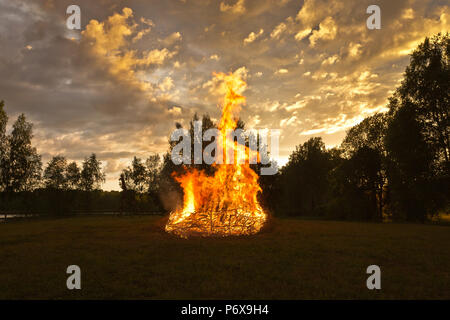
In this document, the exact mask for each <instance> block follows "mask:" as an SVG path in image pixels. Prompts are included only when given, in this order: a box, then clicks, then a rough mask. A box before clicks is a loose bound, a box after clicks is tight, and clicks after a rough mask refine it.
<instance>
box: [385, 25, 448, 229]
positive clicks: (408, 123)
mask: <svg viewBox="0 0 450 320" xmlns="http://www.w3.org/2000/svg"><path fill="white" fill-rule="evenodd" d="M449 61H450V37H449V34H448V33H447V34H445V35H441V34H438V35H436V36H434V37H433V38H431V39H428V38H426V39H425V41H424V42H423V43H422V44H420V45H419V46H418V48H417V49H416V50H415V51H414V52H413V54H412V56H411V61H410V65H409V66H408V67H407V68H406V71H405V75H404V80H403V82H402V84H401V86H400V87H399V88H398V89H397V90H396V92H395V94H394V95H393V96H392V97H391V99H390V103H389V109H390V110H389V115H390V121H389V126H388V129H387V133H386V137H385V147H386V150H387V153H388V157H389V160H390V161H389V167H388V169H389V172H388V176H389V184H390V188H391V190H392V201H393V204H392V208H393V211H394V213H395V216H396V217H397V218H400V219H401V218H406V219H407V220H419V221H424V220H425V219H426V218H427V216H428V215H429V214H436V213H437V212H438V211H439V210H442V209H445V208H448V205H449V190H450V162H449V106H450V90H449V89H450V87H449V84H450V65H449Z"/></svg>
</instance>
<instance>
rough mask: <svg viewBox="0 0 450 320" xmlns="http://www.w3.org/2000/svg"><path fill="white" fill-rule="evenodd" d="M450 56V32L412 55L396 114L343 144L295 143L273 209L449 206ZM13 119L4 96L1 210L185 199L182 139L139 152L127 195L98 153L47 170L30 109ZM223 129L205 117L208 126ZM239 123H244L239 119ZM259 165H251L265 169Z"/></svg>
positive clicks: (405, 211)
mask: <svg viewBox="0 0 450 320" xmlns="http://www.w3.org/2000/svg"><path fill="white" fill-rule="evenodd" d="M449 55H450V39H449V35H448V33H447V34H445V35H443V34H437V35H435V36H434V37H432V38H426V39H425V40H424V42H423V43H421V44H420V45H419V46H418V47H417V48H416V50H415V51H414V52H413V53H412V55H411V59H410V64H409V66H408V67H407V68H406V70H405V73H404V78H403V81H402V82H401V85H400V86H399V87H398V88H397V89H396V90H395V92H394V93H393V95H392V96H391V97H390V98H389V103H388V109H389V111H388V112H385V113H377V114H374V115H372V116H369V117H367V118H365V119H364V120H363V121H362V122H361V123H359V124H357V125H355V126H354V127H352V128H351V129H350V130H349V131H348V132H347V134H346V136H345V138H344V140H343V142H342V143H341V145H340V146H339V147H335V148H331V149H327V148H326V147H325V144H324V142H323V141H322V138H320V137H313V138H311V139H309V140H308V141H306V142H305V143H302V144H299V145H298V146H296V148H295V150H294V151H293V152H292V154H291V155H290V157H289V161H288V162H287V164H286V165H285V166H284V167H283V168H281V170H280V171H279V172H278V173H277V174H276V175H274V176H260V184H261V187H262V189H263V192H262V194H261V195H260V200H261V202H262V203H263V205H264V207H265V208H267V210H268V211H270V212H271V213H272V214H274V215H289V216H302V215H303V216H313V217H324V218H333V219H348V220H368V221H382V220H385V219H391V220H397V221H405V220H406V221H421V222H423V221H425V220H427V219H428V218H430V217H431V216H433V215H436V214H438V213H441V212H446V213H448V212H449V191H450V175H449V169H450V164H449V163H450V162H449V150H450V140H449V106H450V104H449V95H450V94H449V92H450V90H449V89H450V88H449V84H450V69H449ZM199 119H200V118H199V116H198V115H197V114H196V115H195V116H194V118H193V119H192V121H191V122H190V126H189V131H190V133H191V135H192V137H193V135H194V130H193V122H194V121H196V120H199ZM7 121H8V117H7V115H6V113H5V111H4V103H3V102H1V103H0V199H1V200H2V202H1V203H0V210H5V209H8V208H9V209H11V208H17V207H21V206H22V207H23V206H24V204H28V206H29V207H30V208H32V209H33V210H36V208H37V207H39V208H43V209H42V211H48V212H57V213H60V214H61V213H68V212H69V213H70V211H71V210H73V209H74V208H75V209H76V210H92V209H93V208H94V209H104V210H112V211H117V210H120V211H134V212H138V211H164V210H166V211H170V210H172V209H174V208H175V207H176V206H177V205H179V204H180V203H181V201H182V192H181V191H182V190H181V189H180V186H179V185H178V184H177V183H176V182H175V181H174V179H173V177H172V176H173V174H174V172H175V173H176V172H180V171H182V170H186V169H189V168H186V167H183V166H176V165H174V164H173V162H172V161H171V158H170V152H171V149H172V148H173V146H174V142H170V141H169V150H168V152H167V153H166V154H164V156H163V157H162V158H161V157H160V156H159V155H150V156H149V157H148V158H147V159H141V158H138V157H134V158H133V159H132V161H131V164H130V165H129V166H128V167H126V168H125V169H123V170H122V172H121V174H120V176H119V179H118V183H119V185H120V187H121V190H122V191H121V192H120V193H119V192H102V191H101V185H102V183H104V181H105V174H104V172H103V169H102V162H101V161H99V160H98V159H97V157H96V155H95V154H92V155H91V156H89V157H87V158H86V159H85V160H84V162H83V163H82V165H81V167H79V166H78V164H77V163H76V162H69V161H68V160H67V159H66V158H65V157H63V156H60V155H58V156H55V157H53V158H52V159H51V160H50V161H49V162H48V164H47V165H46V167H45V168H44V169H42V161H41V156H40V155H39V154H38V153H37V151H36V149H35V148H34V147H33V146H32V144H31V140H32V137H33V134H32V124H31V123H30V122H28V121H27V120H26V118H25V115H23V114H22V115H20V116H19V117H18V119H17V120H16V122H15V123H14V124H13V126H12V131H11V133H10V134H7V133H6V123H7ZM176 127H177V128H180V127H181V125H180V124H178V123H177V124H176ZM214 127H217V125H216V124H215V123H214V122H213V121H212V120H211V118H210V117H209V116H208V115H203V116H202V130H203V131H206V130H208V129H210V128H214ZM238 127H239V128H244V127H245V123H244V122H243V121H241V120H239V121H238ZM191 141H194V139H191ZM204 147H205V146H204ZM259 166H260V165H252V167H253V169H254V170H255V172H256V173H258V174H259V172H260V170H259ZM187 167H195V168H197V169H200V170H203V171H205V173H206V174H212V173H213V171H214V170H215V169H214V167H212V166H208V165H206V164H192V165H188V166H187ZM39 203H43V205H41V204H39ZM48 204H50V205H48ZM49 208H50V209H49ZM55 208H56V209H55Z"/></svg>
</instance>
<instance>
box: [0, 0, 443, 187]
mask: <svg viewBox="0 0 450 320" xmlns="http://www.w3.org/2000/svg"><path fill="white" fill-rule="evenodd" d="M72 4H76V5H78V6H79V7H80V9H81V30H69V29H68V28H67V26H66V20H67V18H68V17H69V14H67V13H66V9H67V7H68V6H69V5H72ZM372 4H376V5H378V6H379V7H380V9H381V29H379V30H376V29H375V30H369V29H368V28H367V26H366V20H367V18H368V17H369V16H370V14H368V13H366V9H367V7H368V6H369V5H372ZM449 29H450V7H449V5H448V1H439V0H436V1H430V0H420V1H415V0H396V1H392V0H389V1H375V0H370V1H366V0H360V1H349V0H343V1H323V0H305V1H298V0H278V1H276V0H214V1H213V0H165V1H150V0H146V1H144V0H130V1H112V0H97V1H84V0H70V1H65V0H40V1H37V0H36V1H35V0H14V1H10V0H0V75H1V76H0V100H5V106H6V111H7V113H8V114H9V116H10V122H9V126H11V125H12V122H13V121H14V120H15V119H16V117H17V116H18V115H19V114H20V113H22V112H23V113H25V114H26V115H27V117H28V119H29V120H30V121H32V122H33V124H34V134H35V137H34V139H33V144H34V145H35V146H36V147H37V149H38V152H39V153H40V154H42V157H43V162H44V164H45V163H46V162H47V161H48V160H49V159H50V158H51V157H52V156H55V155H63V156H65V157H67V158H68V159H69V160H75V161H77V162H79V163H81V161H83V159H84V158H85V157H86V156H88V155H90V154H91V153H93V152H95V153H96V154H97V156H98V158H99V159H100V160H102V161H103V165H104V168H105V172H106V174H107V181H106V184H105V185H104V186H103V189H105V190H118V189H119V185H118V177H119V174H120V171H121V170H122V169H123V168H124V167H126V166H127V165H128V164H129V163H130V160H131V159H132V158H133V156H135V155H136V156H138V157H141V158H147V157H148V156H149V155H151V154H155V153H158V154H163V153H164V152H166V151H167V148H168V137H169V135H170V133H171V132H172V131H173V129H175V123H176V122H179V123H181V124H183V125H184V126H187V124H188V123H189V120H190V119H192V117H193V115H194V114H195V113H196V112H197V113H198V114H200V115H202V114H205V113H207V114H209V115H210V116H211V117H212V118H213V119H215V120H218V119H219V118H220V106H219V102H220V93H221V90H220V85H219V84H218V83H217V81H215V80H214V77H213V73H214V72H232V73H235V74H237V75H240V76H241V77H242V78H243V79H245V80H246V82H247V83H248V86H247V90H246V91H245V92H244V95H245V96H246V98H247V102H246V105H245V106H243V108H242V110H241V113H240V117H241V118H242V120H244V121H245V123H246V127H247V128H255V129H265V128H267V129H280V130H281V135H280V151H279V156H278V157H277V160H278V162H279V163H280V164H283V163H285V162H286V161H287V159H288V156H289V154H290V153H291V152H292V151H293V150H294V149H295V146H296V145H299V144H301V143H303V142H305V141H306V140H308V139H309V138H311V137H314V136H321V137H322V138H323V140H324V142H325V143H326V145H327V146H328V147H332V146H337V145H339V144H340V142H341V141H342V139H343V138H344V136H345V133H346V131H347V130H348V129H349V128H350V127H352V126H353V125H355V124H357V123H359V122H360V121H361V120H362V119H364V118H365V117H367V116H370V115H372V114H374V113H376V112H384V111H386V110H387V109H386V106H387V101H388V97H389V96H390V95H391V94H392V93H393V91H394V90H395V88H396V87H397V86H398V85H399V84H400V82H401V79H402V74H403V72H404V70H405V67H406V66H407V65H408V63H409V54H410V53H411V52H412V50H413V49H414V48H415V47H416V46H417V45H418V44H419V43H421V42H422V41H423V40H424V38H425V37H426V36H432V35H433V34H436V33H438V32H447V31H449Z"/></svg>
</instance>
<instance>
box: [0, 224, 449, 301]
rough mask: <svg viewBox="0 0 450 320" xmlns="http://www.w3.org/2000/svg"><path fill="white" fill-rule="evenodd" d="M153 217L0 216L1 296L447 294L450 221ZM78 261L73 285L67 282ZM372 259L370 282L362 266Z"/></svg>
mask: <svg viewBox="0 0 450 320" xmlns="http://www.w3.org/2000/svg"><path fill="white" fill-rule="evenodd" d="M163 225H164V219H162V218H161V217H143V216H140V217H139V216H137V217H114V216H111V217H74V218H63V219H35V220H24V221H8V222H4V223H0V299H17V298H25V299H36V298H50V299H85V298H95V299H98V298H99V299H104V298H117V299H122V298H125V299H134V298H137V299H140V298H145V299H148V298H150V299H179V298H183V299H197V298H199V299H222V298H223V299H380V298H385V299H410V298H411V299H431V298H437V299H450V227H448V226H435V225H415V224H372V223H356V222H335V221H313V220H300V219H276V220H274V221H273V222H272V225H271V226H270V227H269V228H268V230H266V231H264V232H263V233H261V234H258V235H256V236H252V237H238V238H223V239H202V238H196V239H189V240H183V239H178V238H175V237H173V236H170V235H168V234H166V233H165V232H163V231H162V228H163ZM72 264H76V265H79V266H80V268H81V271H82V290H73V291H69V290H68V289H67V288H66V279H67V276H68V275H67V274H66V268H67V266H68V265H72ZM371 264H377V265H379V266H380V267H381V271H382V276H381V286H382V289H381V290H379V291H376V290H374V291H371V290H368V289H367V288H366V279H367V277H368V275H367V274H366V268H367V266H369V265H371Z"/></svg>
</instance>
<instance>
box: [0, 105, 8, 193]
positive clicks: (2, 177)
mask: <svg viewBox="0 0 450 320" xmlns="http://www.w3.org/2000/svg"><path fill="white" fill-rule="evenodd" d="M4 106H5V103H4V101H3V100H2V101H0V191H3V190H4V189H5V187H6V172H7V168H6V166H7V163H8V159H7V156H8V152H7V150H8V138H7V136H6V124H7V123H8V115H7V114H6V112H5V110H4Z"/></svg>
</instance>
